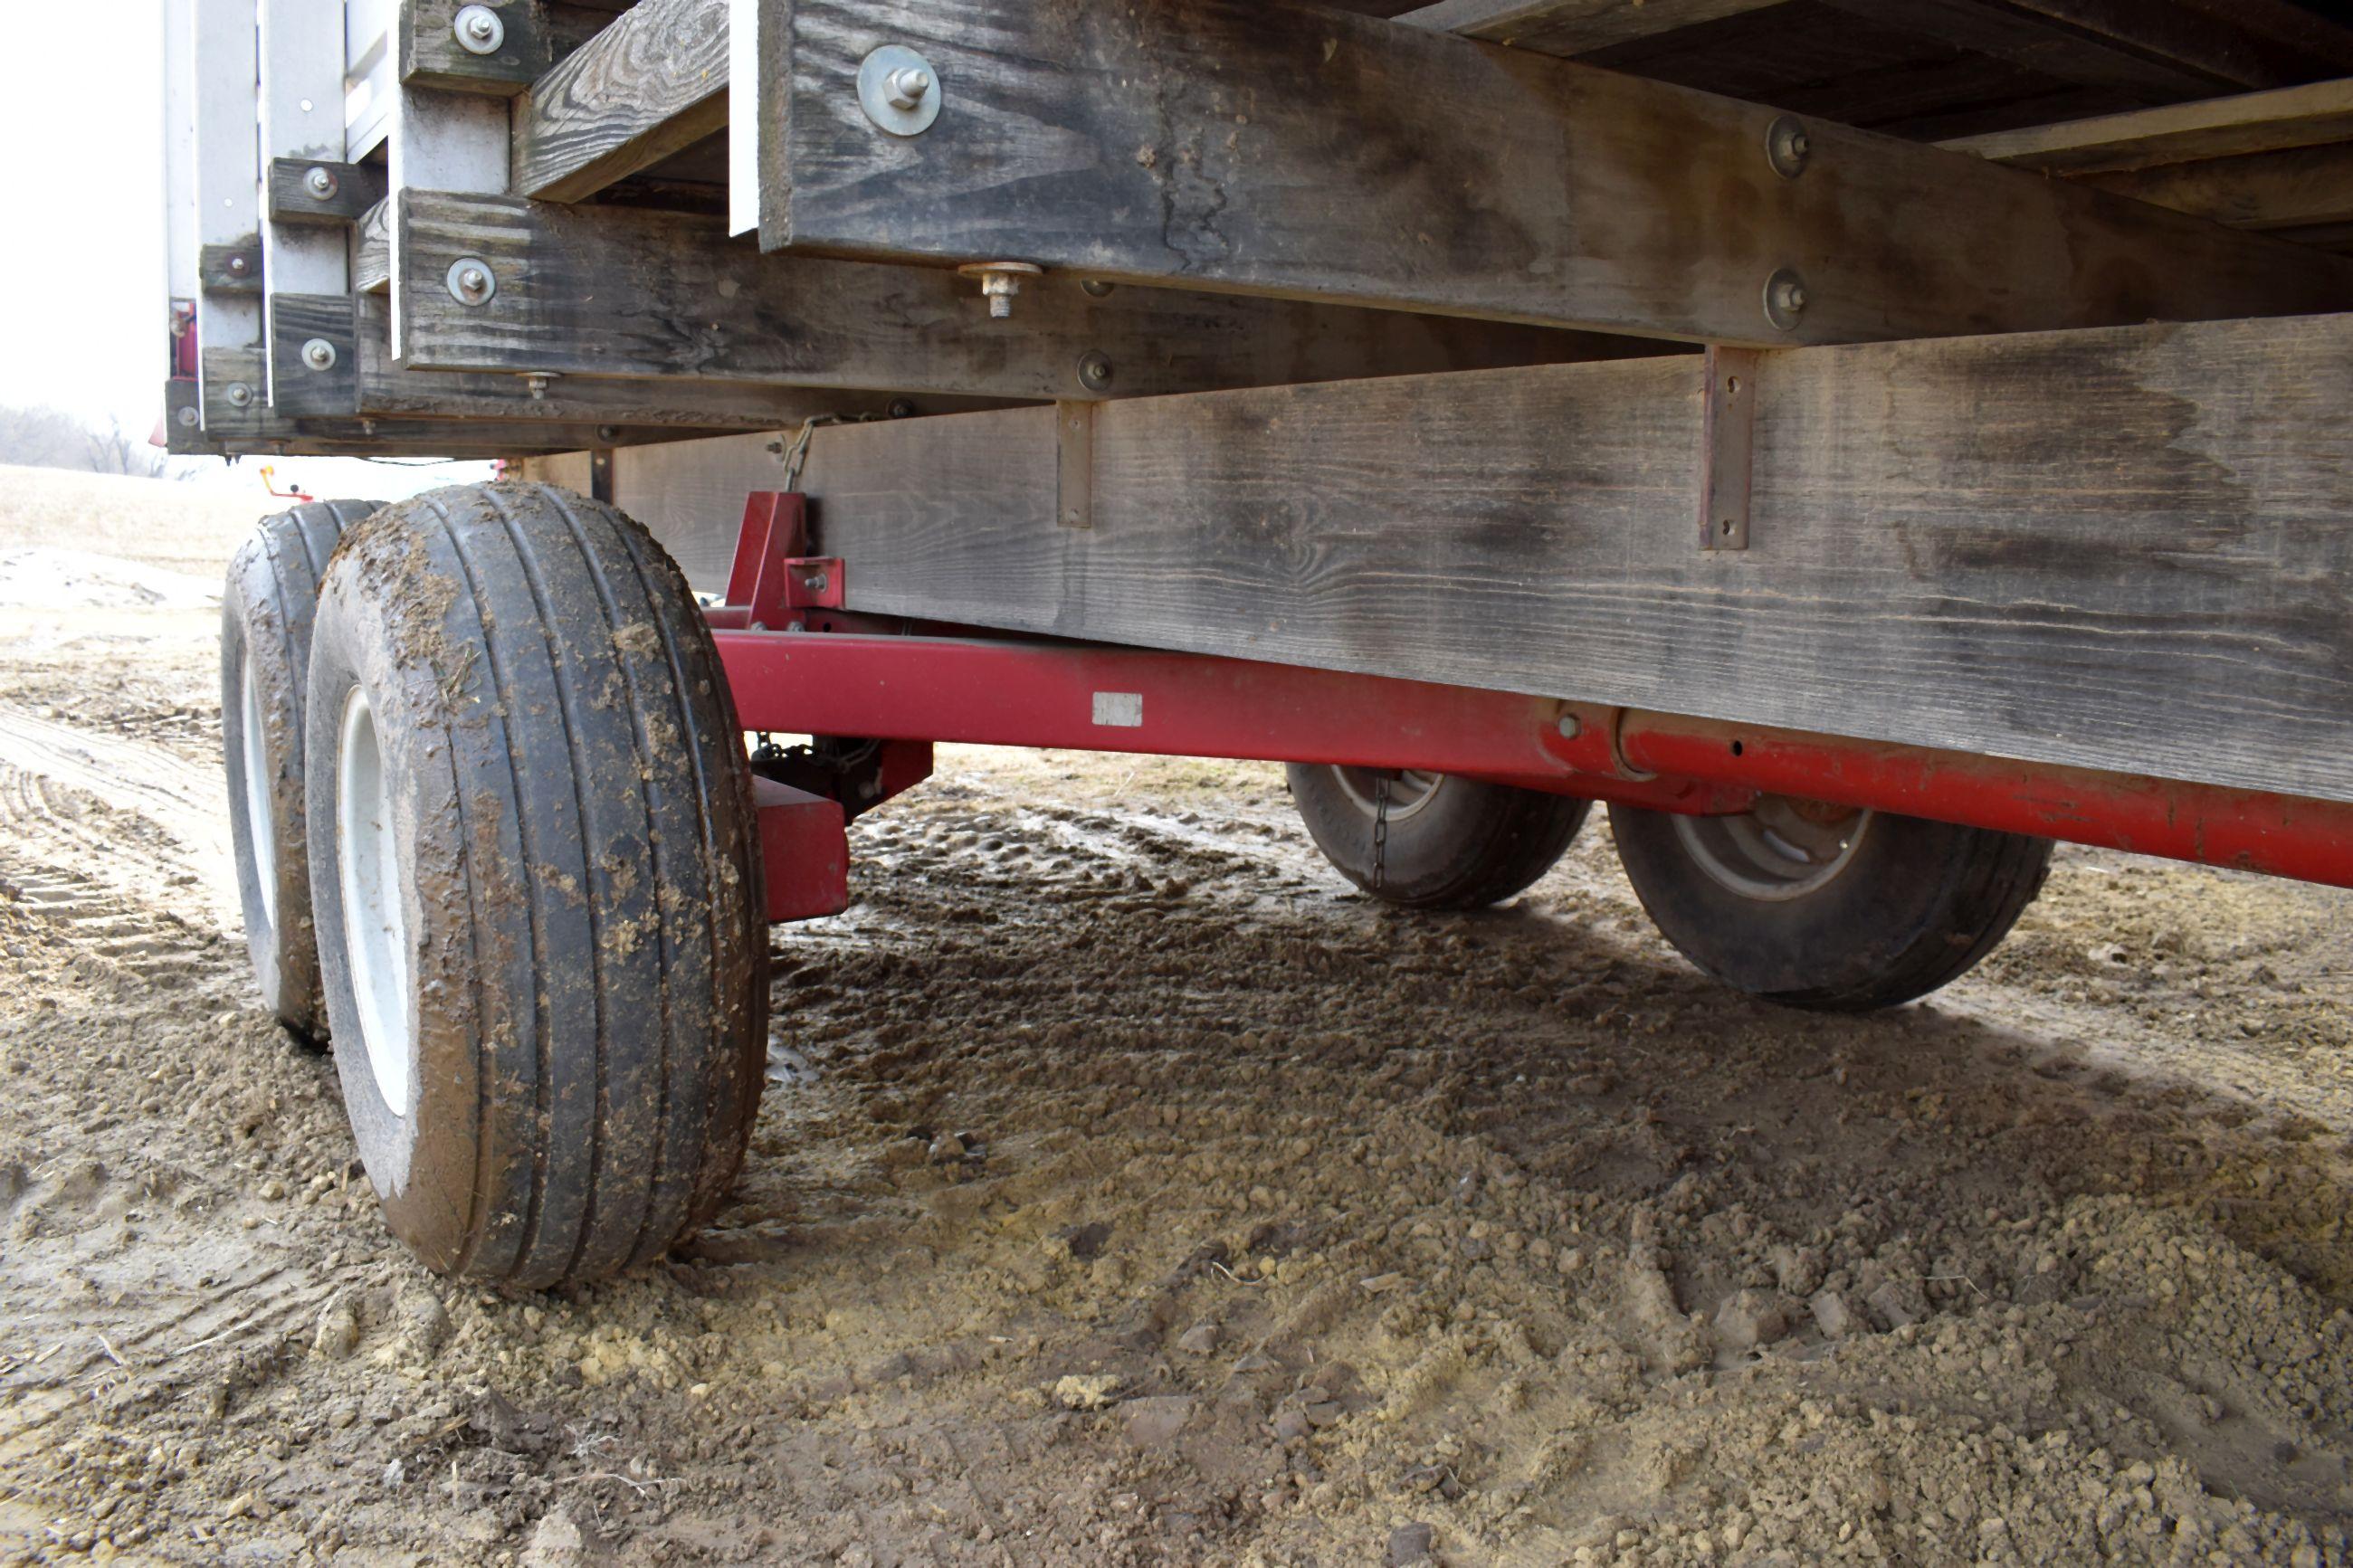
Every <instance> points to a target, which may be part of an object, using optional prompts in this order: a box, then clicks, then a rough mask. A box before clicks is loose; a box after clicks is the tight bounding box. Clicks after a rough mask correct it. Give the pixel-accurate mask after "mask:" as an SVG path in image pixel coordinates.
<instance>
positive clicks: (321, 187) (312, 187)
mask: <svg viewBox="0 0 2353 1568" xmlns="http://www.w3.org/2000/svg"><path fill="white" fill-rule="evenodd" d="M302 188H303V189H304V190H306V191H308V192H310V193H311V199H313V200H314V201H322V202H331V201H333V200H334V199H335V193H336V192H338V191H340V190H342V189H343V181H341V180H339V179H337V178H336V177H335V172H334V171H333V170H332V169H324V168H321V169H313V170H311V172H310V173H309V174H305V175H303V176H302Z"/></svg>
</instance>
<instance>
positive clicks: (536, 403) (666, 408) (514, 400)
mask: <svg viewBox="0 0 2353 1568" xmlns="http://www.w3.org/2000/svg"><path fill="white" fill-rule="evenodd" d="M357 334H358V340H359V385H358V391H357V397H358V411H359V412H360V413H361V414H364V415H374V416H406V417H410V418H418V419H496V420H509V421H543V422H552V423H555V424H570V425H578V426H618V427H627V428H629V429H633V430H638V431H642V432H648V433H658V432H664V431H667V432H670V433H671V434H673V435H675V436H677V437H680V438H684V437H691V436H695V435H700V434H703V433H708V432H719V431H731V432H732V431H738V430H760V431H776V430H787V429H793V428H796V427H797V426H799V425H800V423H801V422H802V421H803V420H806V419H811V418H815V417H817V416H819V415H828V414H831V415H839V416H844V417H853V418H862V417H868V416H871V417H876V418H881V417H884V416H891V415H892V414H893V413H894V412H896V413H899V414H900V415H901V416H915V415H923V414H956V413H966V412H971V411H973V410H976V409H981V408H987V407H990V406H992V405H991V404H989V403H988V402H987V401H986V400H982V399H976V398H961V397H923V398H909V397H903V396H897V395H890V394H869V395H858V394H854V393H847V392H822V391H816V392H812V391H803V390H801V389H799V388H796V387H788V386H746V385H738V384H731V383H727V382H701V381H691V380H682V379H678V378H672V379H670V380H668V381H611V380H607V379H604V378H602V377H588V376H559V377H557V378H555V379H554V381H552V382H551V383H549V384H548V387H547V394H546V395H545V396H544V397H533V395H531V389H530V388H529V386H527V385H526V384H524V381H523V378H522V377H521V376H519V375H501V374H493V373H480V372H466V371H447V370H435V371H421V370H404V369H402V368H401V367H400V366H399V365H398V364H396V363H395V362H394V360H393V357H392V305H391V301H390V300H386V299H385V298H383V297H381V296H377V295H363V296H361V297H360V299H359V300H358V324H357Z"/></svg>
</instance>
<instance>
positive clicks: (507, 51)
mask: <svg viewBox="0 0 2353 1568" xmlns="http://www.w3.org/2000/svg"><path fill="white" fill-rule="evenodd" d="M473 3H474V0H401V5H400V19H399V21H398V23H397V24H396V26H397V28H398V31H399V37H400V80H401V84H402V85H403V86H406V87H425V88H433V89H438V90H440V91H443V92H473V93H482V94H485V95H487V96H490V97H492V98H512V97H514V96H515V95H516V94H517V93H520V92H522V90H523V89H526V88H528V87H530V86H531V84H532V83H533V82H535V81H537V80H538V79H540V78H541V77H543V76H545V75H546V74H547V71H548V68H550V67H551V66H553V65H554V63H555V60H556V48H557V40H556V35H555V30H554V28H553V27H552V26H550V25H549V21H548V16H547V7H546V5H543V3H542V0H481V3H482V4H483V5H485V6H486V7H487V8H488V9H489V10H490V11H491V13H492V15H493V16H495V17H496V19H497V23H498V26H497V27H496V28H495V30H494V31H493V32H492V33H491V35H490V36H489V37H472V38H470V39H467V40H462V41H461V40H460V39H459V36H458V26H459V14H460V13H461V12H463V11H465V10H466V8H467V6H468V5H470V4H473Z"/></svg>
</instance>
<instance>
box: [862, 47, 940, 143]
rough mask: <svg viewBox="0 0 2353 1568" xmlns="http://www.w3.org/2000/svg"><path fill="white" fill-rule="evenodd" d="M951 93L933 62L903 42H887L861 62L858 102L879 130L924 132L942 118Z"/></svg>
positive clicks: (909, 133)
mask: <svg viewBox="0 0 2353 1568" xmlns="http://www.w3.org/2000/svg"><path fill="white" fill-rule="evenodd" d="M946 96H947V94H946V91H945V90H944V84H943V83H942V82H941V80H940V73H939V71H938V70H937V69H935V68H934V67H933V65H932V62H931V61H930V60H928V59H925V58H923V56H922V55H920V54H917V53H916V52H915V51H914V50H913V49H911V48H908V47H906V46H905V45H903V44H885V45H883V46H882V47H881V48H879V49H876V50H875V51H874V52H873V53H872V54H871V55H868V56H867V57H866V58H865V59H864V60H862V61H860V64H859V67H858V106H859V107H860V109H862V110H865V111H866V118H867V119H868V120H870V121H872V122H873V124H874V126H875V128H876V129H877V130H880V131H885V132H889V133H890V134H892V135H893V136H921V135H922V134H923V132H926V131H929V130H930V129H931V128H932V127H933V126H934V125H935V124H937V123H938V122H939V118H940V107H941V102H942V100H944V99H945V98H946Z"/></svg>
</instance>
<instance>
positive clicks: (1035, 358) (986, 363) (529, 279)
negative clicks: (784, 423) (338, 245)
mask: <svg viewBox="0 0 2353 1568" xmlns="http://www.w3.org/2000/svg"><path fill="white" fill-rule="evenodd" d="M394 203H395V210H394V213H393V218H392V222H393V225H394V226H395V230H396V232H395V234H394V237H393V238H394V243H393V245H392V246H391V248H390V252H389V254H390V255H391V256H392V257H394V258H397V260H396V263H395V266H396V270H397V276H396V278H395V279H394V286H395V288H396V289H399V290H400V299H399V300H398V305H399V308H400V309H401V310H403V311H404V312H406V313H405V314H404V315H403V317H402V322H403V333H404V336H403V337H402V340H401V342H400V353H401V359H402V363H404V364H405V365H406V367H407V368H409V369H412V370H459V371H489V372H504V373H509V374H531V373H554V374H561V375H565V376H584V377H585V376H605V377H617V378H624V379H634V380H667V379H685V380H700V381H705V382H712V383H737V384H753V385H760V384H767V385H797V386H820V387H849V388H860V389H869V390H880V391H891V392H902V393H922V394H934V395H966V396H977V397H988V398H997V399H1003V398H1021V399H1046V398H1057V397H1060V398H1073V399H1080V400H1090V401H1091V400H1094V399H1099V398H1107V397H1120V396H1134V395H1150V394H1155V393H1166V392H1175V391H1191V390H1199V389H1202V388H1207V387H1215V386H1255V385H1268V384H1278V383H1283V382H1299V381H1327V380H1335V379H1345V378H1350V377H1356V376H1364V375H1378V374H1404V373H1412V372H1421V371H1430V370H1437V369H1467V368H1473V367H1485V366H1492V365H1498V364H1526V363H1555V362H1558V361H1561V360H1568V359H1588V358H1594V357H1598V356H1606V355H1623V354H1625V353H1631V352H1641V351H1639V350H1637V349H1634V348H1630V346H1629V345H1628V344H1627V343H1626V342H1623V341H1622V340H1616V339H1609V338H1601V337H1596V336H1593V335H1591V334H1584V333H1575V332H1557V331H1549V330H1546V329H1542V328H1527V327H1522V326H1516V325H1509V324H1504V323H1495V322H1479V321H1445V320H1441V319H1439V318H1434V317H1426V316H1412V315H1406V314H1402V313H1399V312H1396V311H1376V310H1351V309H1333V308H1330V307H1324V306H1317V305H1310V304H1301V303H1294V302H1289V301H1281V300H1236V299H1229V298H1220V297H1216V296H1195V295H1188V294H1180V293H1175V292H1171V291H1169V290H1166V289H1131V288H1123V289H1116V290H1115V291H1113V292H1112V293H1110V294H1109V295H1107V296H1104V297H1100V298H1099V297H1097V296H1095V295H1093V294H1090V293H1089V292H1087V291H1086V290H1085V289H1083V288H1082V286H1081V284H1080V282H1079V281H1078V280H1077V279H1069V278H1061V279H1047V280H1046V281H1045V282H1044V283H1043V284H1041V285H1039V286H1036V287H1033V288H1031V289H1029V290H1027V291H1025V292H1024V293H1023V295H1022V297H1021V299H1020V300H1019V301H1018V304H1017V306H1016V309H1015V313H1014V315H1013V317H1012V319H1011V320H1008V321H993V320H991V319H990V317H989V314H988V310H987V307H986V305H985V304H984V303H983V302H982V301H981V300H980V297H979V295H978V294H977V292H976V290H975V289H973V288H972V287H971V286H970V285H968V284H966V283H965V282H963V281H962V280H960V279H957V278H956V277H955V275H954V274H953V273H949V272H944V271H941V270H939V269H937V268H906V267H887V266H875V265H871V264H867V263H860V262H847V261H835V260H828V259H824V258H811V257H780V256H764V255H762V254H761V252H760V251H759V249H758V247H755V246H754V245H752V244H750V243H749V242H748V241H744V242H738V241H734V240H731V239H729V238H728V237H727V236H726V234H725V232H724V230H725V224H724V222H723V220H719V219H699V218H694V217H691V216H683V215H680V214H675V213H662V212H644V211H637V210H632V209H628V208H621V207H606V206H577V207H575V206H567V205H562V204H557V203H549V202H528V201H522V200H520V199H517V198H512V197H504V196H459V195H437V194H434V193H430V192H422V191H403V192H400V193H399V194H398V195H396V196H395V198H394ZM461 258H473V259H477V260H480V261H481V262H483V263H485V264H486V265H487V266H488V267H489V268H490V270H491V272H492V273H493V275H494V276H495V277H496V279H497V292H496V294H495V296H494V297H493V298H491V300H488V301H487V302H485V303H481V304H467V303H464V302H461V301H459V300H458V299H456V298H455V297H454V296H453V295H452V293H451V291H450V289H449V281H448V279H449V270H450V268H451V267H452V266H453V265H454V264H455V263H456V262H458V261H459V260H460V259H461ZM362 271H363V273H365V272H366V271H367V268H365V267H363V268H362ZM1651 352H1656V351H1655V349H1654V350H1652V351H1651ZM1091 366H1093V367H1098V368H1101V369H1103V370H1106V371H1107V372H1108V375H1107V379H1106V378H1103V377H1099V376H1095V377H1091V376H1090V374H1088V373H1089V370H1090V367H1091Z"/></svg>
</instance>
